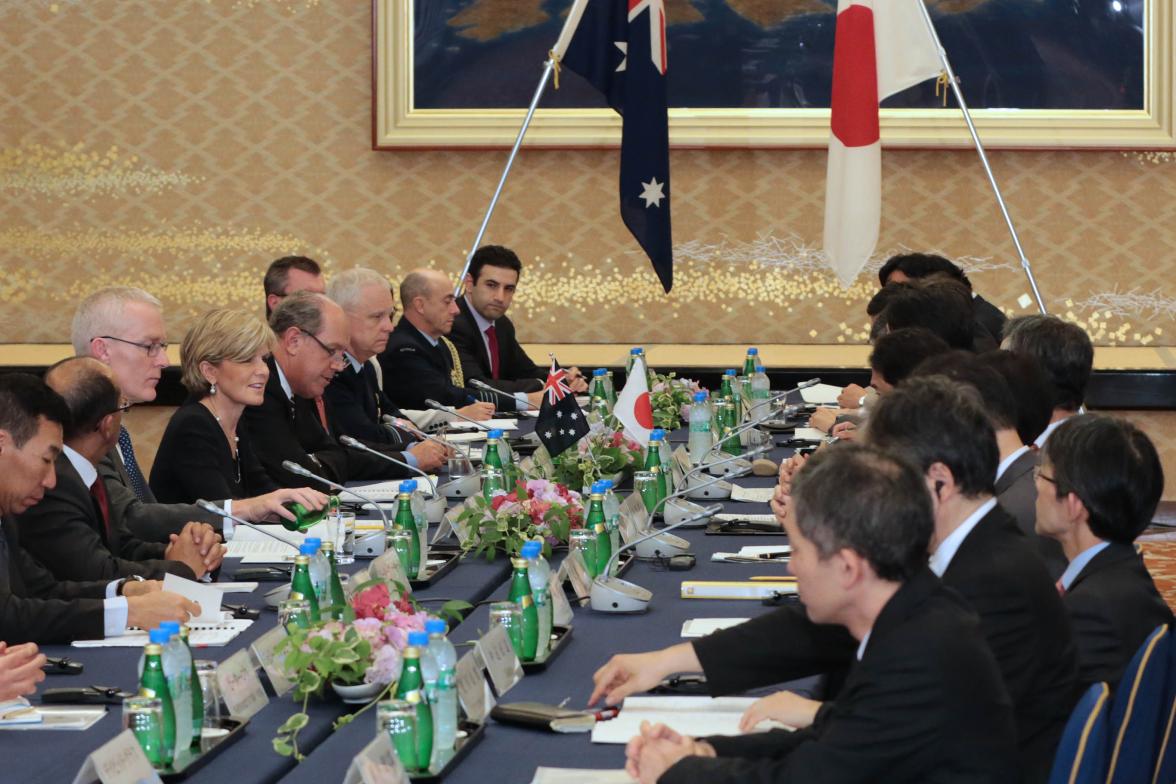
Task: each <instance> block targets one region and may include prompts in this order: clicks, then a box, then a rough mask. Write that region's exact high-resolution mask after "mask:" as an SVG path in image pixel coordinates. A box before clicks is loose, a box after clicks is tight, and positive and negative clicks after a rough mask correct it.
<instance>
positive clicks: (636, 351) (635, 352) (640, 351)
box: [629, 346, 645, 356]
mask: <svg viewBox="0 0 1176 784" xmlns="http://www.w3.org/2000/svg"><path fill="white" fill-rule="evenodd" d="M629 353H630V354H631V355H633V356H637V355H638V354H643V353H645V349H643V348H641V346H634V347H633V348H631V349H629Z"/></svg>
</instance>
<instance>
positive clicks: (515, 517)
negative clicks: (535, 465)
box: [456, 479, 584, 561]
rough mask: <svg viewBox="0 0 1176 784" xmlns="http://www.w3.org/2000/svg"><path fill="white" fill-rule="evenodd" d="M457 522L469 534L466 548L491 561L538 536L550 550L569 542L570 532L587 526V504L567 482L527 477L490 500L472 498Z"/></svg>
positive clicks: (548, 550)
mask: <svg viewBox="0 0 1176 784" xmlns="http://www.w3.org/2000/svg"><path fill="white" fill-rule="evenodd" d="M456 524H457V525H460V526H462V527H463V528H464V529H465V531H466V534H467V535H466V539H465V545H464V547H463V549H464V550H465V551H466V552H474V553H476V554H478V555H485V556H486V560H488V561H489V560H493V559H494V557H495V555H496V554H497V553H498V552H499V551H500V550H502V551H505V552H508V553H516V552H518V551H519V550H520V549H521V548H522V546H523V543H524V542H526V541H528V540H530V539H537V538H541V539H542V540H543V541H544V548H543V549H544V551H545V552H548V553H550V551H551V546H552V545H554V544H560V543H566V542H567V541H568V534H569V533H570V531H571V530H572V529H573V528H580V527H582V526H583V524H584V504H583V502H582V501H581V499H580V494H579V493H577V492H575V491H574V490H569V489H568V487H567V485H564V484H560V483H559V482H553V481H551V480H549V479H527V480H521V481H519V482H518V483H516V484H515V487H514V489H513V490H511V491H510V492H509V493H498V494H497V495H495V496H494V497H493V498H492V499H490V500H489V501H487V500H486V499H484V498H482V497H480V496H478V497H475V498H473V499H471V501H470V502H469V504H468V505H467V506H466V508H465V509H464V510H462V512H461V514H460V515H458V517H457V521H456Z"/></svg>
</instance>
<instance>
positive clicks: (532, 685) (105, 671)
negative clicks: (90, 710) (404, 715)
mask: <svg viewBox="0 0 1176 784" xmlns="http://www.w3.org/2000/svg"><path fill="white" fill-rule="evenodd" d="M530 424H531V423H530V421H528V420H525V419H524V420H522V421H521V422H520V432H526V430H529V429H530V428H529V425H530ZM685 437H686V432H685V430H681V431H676V432H675V433H673V434H671V441H672V442H681V441H683V440H684V439H685ZM675 446H677V443H675ZM790 451H791V450H784V449H777V450H775V452H774V453H773V454H772V455H771V457H773V458H774V459H776V460H779V459H781V458H783V457H785V456H787V455H788V454H789V453H790ZM737 481H738V483H739V484H740V485H743V486H747V487H770V486H772V485H773V484H774V483H775V479H774V478H772V477H754V476H747V477H742V478H739V479H738V480H737ZM724 507H725V511H728V512H732V513H736V514H763V513H765V512H767V511H768V509H767V505H766V504H752V503H737V502H732V501H727V502H724ZM675 534H677V535H679V536H681V537H683V538H684V539H687V540H688V541H689V542H690V544H691V550H692V552H693V553H694V554H695V556H696V558H697V564H696V566H695V567H694V568H693V569H692V570H690V571H669V570H666V569H665V568H664V567H663V566H659V565H657V564H653V563H648V562H643V561H638V562H636V563H634V564H633V565H632V566H631V567H630V569H629V571H628V572H627V573H626V574H625V579H627V580H630V581H632V582H635V583H637V584H638V585H641V586H643V587H645V588H648V589H649V590H650V591H652V592H653V600H652V602H651V603H650V606H649V610H648V612H646V613H643V614H639V615H614V614H603V613H598V612H594V611H593V610H591V609H590V608H589V607H587V606H583V607H581V606H577V605H576V604H575V602H573V608H574V615H575V619H574V621H573V631H572V636H571V639H570V640H569V641H568V642H567V643H566V647H565V648H564V649H563V650H561V651H560V653H559V655H558V656H557V657H556V658H555V659H554V660H553V661H551V663H550V664H549V666H548V667H547V669H545V670H543V671H541V672H536V673H531V674H528V675H527V676H526V677H524V678H523V680H522V681H521V682H519V683H518V684H517V685H516V686H515V687H514V688H513V689H511V690H510V691H509V692H508V693H507V694H506V695H505V696H504V697H503V698H501V699H500V702H504V703H509V702H516V701H538V702H544V703H549V704H556V705H558V704H561V703H564V704H566V706H567V707H568V708H584V707H586V703H587V699H588V697H589V695H590V693H591V691H592V673H593V672H594V671H595V670H596V669H597V668H598V667H599V666H601V665H602V664H604V662H606V661H607V660H608V658H609V657H610V656H611V655H612V654H614V653H624V652H640V651H648V650H653V649H657V648H661V647H664V646H667V645H672V644H675V643H677V642H680V641H681V636H680V635H681V628H682V624H683V623H684V622H685V621H687V620H689V619H691V618H729V617H730V618H742V617H752V616H755V615H757V614H759V613H762V612H766V611H768V608H765V607H763V606H762V605H761V603H760V602H758V601H751V600H714V599H708V600H684V599H681V598H679V593H680V587H681V583H682V581H683V580H745V579H747V578H749V577H752V576H780V575H782V574H786V573H787V566H786V565H785V564H773V563H765V564H762V565H759V564H756V565H747V564H730V563H718V562H712V561H711V555H712V554H713V553H715V552H730V551H734V550H738V549H739V548H740V547H741V546H743V545H745V544H784V543H786V539H785V538H784V537H782V536H774V537H746V536H722V535H706V534H705V531H704V530H703V529H700V528H695V529H676V530H675ZM561 557H562V556H559V555H557V557H556V558H555V559H553V561H552V568H553V569H555V568H556V567H557V566H558V563H559V559H560V558H561ZM366 563H367V562H366V561H362V560H357V561H356V563H355V564H354V565H353V566H351V567H348V570H349V571H355V570H358V569H360V568H363V567H364V566H365V565H366ZM237 566H238V564H237V562H235V561H233V560H231V559H226V561H225V564H224V567H223V568H222V570H221V574H222V579H225V580H232V579H233V578H232V575H233V573H234V572H235V571H236V568H237ZM509 579H510V561H509V559H508V558H506V557H503V556H501V555H500V556H499V557H498V558H496V559H495V560H494V561H492V562H487V561H485V559H482V558H474V557H472V556H471V557H467V558H464V559H462V561H461V562H460V563H459V564H458V565H457V567H456V568H454V569H453V570H451V571H450V572H449V573H448V574H446V575H444V576H443V577H442V578H440V579H438V580H437V581H436V582H435V583H434V584H433V585H431V586H429V587H428V588H425V589H418V590H417V591H416V592H415V593H414V595H415V596H416V597H417V598H418V599H421V600H425V601H426V604H425V608H426V609H429V608H433V609H435V608H436V607H437V606H438V603H439V601H440V600H442V599H463V600H465V601H468V602H470V603H471V604H474V605H477V606H476V607H475V609H474V610H473V611H472V612H471V613H470V614H469V615H468V616H467V617H466V618H465V619H464V620H462V621H461V622H460V623H459V624H457V626H456V627H452V628H451V631H450V638H451V639H452V640H453V642H454V643H455V644H456V645H458V646H459V648H458V655H459V656H460V655H462V654H463V653H464V652H465V651H467V650H468V647H466V646H462V645H461V644H462V643H470V642H472V641H473V640H476V639H477V638H478V637H480V636H481V635H482V634H483V633H485V631H486V630H487V628H488V608H487V607H486V606H485V602H487V600H495V599H504V598H506V594H507V591H508V585H509ZM275 585H277V583H262V584H261V586H260V587H259V588H258V589H257V590H255V591H253V592H252V593H248V594H242V593H238V594H227V595H226V597H227V600H228V601H229V602H232V603H236V604H245V605H247V606H249V607H254V608H260V609H261V610H262V614H261V618H260V619H259V620H258V621H256V622H255V623H254V624H253V625H252V626H250V627H249V628H248V629H246V630H245V631H244V632H242V633H241V634H240V635H238V636H237V637H236V638H235V639H233V640H232V641H231V642H230V643H229V644H228V645H226V646H224V647H218V648H203V649H199V650H197V651H196V656H197V658H199V659H210V660H215V661H218V662H220V661H224V660H225V659H227V658H228V657H229V656H231V655H232V654H234V653H236V652H237V651H239V650H242V649H245V648H247V647H248V646H249V645H250V644H252V643H253V642H254V641H255V640H256V639H257V638H258V637H260V636H261V635H262V634H264V633H265V632H266V631H269V630H270V629H271V628H273V626H274V624H275V623H276V615H275V613H274V611H273V610H272V609H270V608H268V607H266V606H265V604H264V600H263V594H264V592H265V591H266V590H268V589H269V588H270V587H272V586H275ZM430 599H432V600H438V603H433V602H428V600H430ZM480 603H481V604H480ZM44 652H45V653H46V654H48V655H50V656H68V657H69V658H71V659H73V660H74V661H78V662H81V663H82V664H83V665H84V666H85V673H84V674H82V675H80V676H67V675H51V676H49V677H47V678H46V680H45V682H44V683H43V684H42V685H41V689H42V690H43V689H45V688H57V687H79V686H88V685H91V684H95V685H102V686H117V687H120V688H123V689H124V690H127V691H134V690H135V689H136V688H137V680H138V679H137V672H136V669H137V664H138V660H139V656H140V654H141V651H140V650H139V649H136V648H74V647H70V646H63V645H57V646H45V647H44ZM328 694H329V692H328ZM34 699H35V698H34ZM565 700H566V703H565ZM354 709H355V708H354V707H353V706H347V705H344V704H343V703H341V702H340V701H339V700H338V699H337V698H335V697H334V696H333V695H330V696H327V697H324V698H323V699H312V700H311V701H310V703H309V706H308V713H309V717H310V721H309V724H308V725H307V727H306V728H305V729H304V730H303V731H302V732H301V734H300V736H299V746H300V748H301V750H302V752H303V753H304V754H305V755H306V758H305V759H304V760H303V761H302V762H301V763H296V762H295V761H294V760H292V759H291V758H289V757H283V756H280V755H278V754H277V753H275V752H274V751H273V748H272V745H271V741H272V738H273V736H274V732H275V730H276V729H277V728H278V727H279V726H281V725H282V723H283V722H284V721H285V720H286V719H287V718H288V717H289V716H290V714H292V713H294V712H295V711H296V710H297V705H296V704H295V703H294V701H293V700H292V698H291V697H290V696H289V695H286V696H284V697H281V698H277V697H274V696H273V695H272V693H270V701H269V704H268V705H266V707H264V708H263V709H262V710H260V711H259V712H258V713H256V714H255V715H254V716H253V717H252V718H251V719H250V721H249V724H248V727H247V729H246V731H245V732H244V733H243V737H241V738H240V740H238V741H237V742H236V743H235V744H233V745H232V746H230V747H228V748H226V749H224V750H223V751H222V752H221V753H219V754H218V755H216V756H215V757H214V758H212V759H211V760H210V761H209V762H208V763H207V764H206V765H205V766H204V767H203V768H201V769H200V770H198V771H196V772H194V773H193V774H192V775H190V776H189V777H188V778H187V779H186V780H187V781H192V782H223V781H232V782H237V783H239V784H268V783H269V782H277V781H281V782H291V783H292V784H293V783H297V782H308V783H309V782H313V783H314V784H322V783H323V782H336V781H342V780H343V777H344V774H345V772H346V771H347V768H348V765H349V764H350V762H351V760H352V759H353V758H354V757H355V755H356V754H358V753H359V752H360V751H361V750H362V749H363V747H364V746H366V745H367V744H368V743H369V742H370V741H371V740H372V739H373V737H374V736H375V724H376V720H375V715H374V713H375V712H374V711H372V710H369V711H368V712H367V713H365V715H364V716H361V717H359V719H358V720H357V721H355V722H352V723H351V724H348V725H346V726H344V727H342V728H341V729H340V730H339V731H337V732H332V731H331V725H332V723H333V722H334V720H335V719H337V718H338V717H339V716H341V715H342V714H344V713H345V712H347V711H350V710H354ZM120 730H121V708H120V707H118V706H111V707H110V708H109V709H108V710H107V713H106V716H105V717H103V718H102V719H100V720H99V721H98V722H97V723H96V724H95V725H94V726H93V727H91V728H90V729H88V730H86V731H84V732H80V733H79V732H75V731H40V730H31V731H4V732H0V749H4V750H5V751H6V753H5V754H4V756H5V763H4V765H3V769H0V782H8V781H12V782H22V783H23V782H28V783H29V784H31V783H33V782H46V784H59V783H60V782H70V781H72V780H73V778H74V776H75V774H76V773H77V771H78V770H79V769H80V768H81V766H82V764H83V762H84V761H85V758H86V755H87V754H88V753H89V752H90V751H91V750H93V749H95V748H97V747H99V746H100V745H102V744H103V743H105V742H107V741H108V740H110V739H111V738H113V737H114V736H115V735H116V734H118V732H119V731H120ZM623 764H624V751H623V747H622V746H618V745H603V744H593V743H592V742H591V740H590V738H589V735H588V734H586V733H580V734H566V735H565V734H556V733H547V732H540V731H536V730H531V729H525V728H520V727H515V726H508V725H502V724H497V723H495V722H494V721H493V720H490V719H487V726H486V729H485V733H484V735H483V737H482V739H481V742H480V743H478V744H477V745H476V746H475V747H474V748H472V749H471V750H470V752H469V754H468V755H466V756H465V757H464V758H463V759H462V760H461V761H460V763H459V764H458V765H457V766H456V768H455V769H454V770H453V771H452V772H451V773H450V774H449V775H448V776H446V779H445V780H446V781H451V782H454V784H461V783H462V782H477V784H483V782H485V781H486V780H487V775H488V772H489V771H493V777H492V780H493V781H495V782H517V783H518V784H526V782H529V781H531V778H532V776H533V775H534V771H535V768H536V767H538V766H548V767H574V768H592V769H617V768H619V767H622V766H623Z"/></svg>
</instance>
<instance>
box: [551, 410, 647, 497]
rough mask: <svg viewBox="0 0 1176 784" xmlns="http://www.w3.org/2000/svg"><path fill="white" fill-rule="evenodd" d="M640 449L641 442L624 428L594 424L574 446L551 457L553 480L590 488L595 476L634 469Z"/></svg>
mask: <svg viewBox="0 0 1176 784" xmlns="http://www.w3.org/2000/svg"><path fill="white" fill-rule="evenodd" d="M642 451H643V450H642V447H641V445H640V444H638V443H637V442H636V441H634V440H633V439H631V438H629V437H627V436H626V435H625V434H624V431H622V430H614V429H611V428H606V427H604V426H603V425H600V424H594V425H592V427H591V429H590V430H589V431H588V435H586V436H584V437H583V438H581V439H580V441H579V443H577V444H576V446H575V448H574V449H567V450H565V451H564V452H562V453H561V454H559V455H558V456H557V457H556V458H555V459H554V460H553V462H554V463H555V476H554V479H555V480H556V481H557V482H562V483H563V484H565V485H567V486H568V487H580V488H584V487H591V486H592V483H593V482H595V481H596V480H597V479H610V478H612V477H613V476H615V475H617V474H621V473H624V472H627V471H632V470H635V469H636V468H637V467H638V466H639V465H640V464H641V458H642Z"/></svg>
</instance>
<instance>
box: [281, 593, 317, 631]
mask: <svg viewBox="0 0 1176 784" xmlns="http://www.w3.org/2000/svg"><path fill="white" fill-rule="evenodd" d="M278 623H279V624H281V626H282V627H283V628H285V629H286V630H287V631H289V630H290V629H291V627H295V626H296V627H298V628H301V629H306V628H308V627H309V626H310V600H309V599H294V598H291V599H287V600H286V601H284V602H279V603H278Z"/></svg>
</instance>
